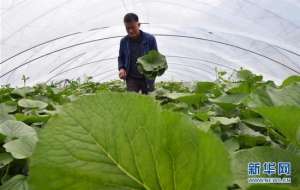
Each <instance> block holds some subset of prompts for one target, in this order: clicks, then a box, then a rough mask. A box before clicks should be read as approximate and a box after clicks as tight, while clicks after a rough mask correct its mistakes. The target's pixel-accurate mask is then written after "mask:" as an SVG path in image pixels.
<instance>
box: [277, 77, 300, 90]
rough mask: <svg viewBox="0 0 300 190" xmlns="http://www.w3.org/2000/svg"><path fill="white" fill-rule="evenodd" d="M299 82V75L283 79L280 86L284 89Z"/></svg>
mask: <svg viewBox="0 0 300 190" xmlns="http://www.w3.org/2000/svg"><path fill="white" fill-rule="evenodd" d="M297 82H300V76H299V75H293V76H290V77H288V78H287V79H285V80H284V81H283V82H282V84H281V87H285V86H288V85H291V84H294V83H297Z"/></svg>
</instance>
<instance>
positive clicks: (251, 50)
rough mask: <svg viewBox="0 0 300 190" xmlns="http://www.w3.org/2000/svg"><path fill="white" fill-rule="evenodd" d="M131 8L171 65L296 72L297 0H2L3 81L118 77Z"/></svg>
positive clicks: (209, 73) (172, 75)
mask: <svg viewBox="0 0 300 190" xmlns="http://www.w3.org/2000/svg"><path fill="white" fill-rule="evenodd" d="M127 12H135V13H137V14H138V15H139V18H140V22H141V23H142V26H141V29H142V30H143V31H145V32H149V33H152V34H154V35H155V36H156V38H157V43H158V48H159V50H160V52H161V53H163V54H164V55H166V57H167V60H168V63H169V69H168V71H167V72H166V73H165V74H164V75H163V76H162V77H159V78H158V80H172V81H195V80H214V79H215V78H216V72H215V70H216V69H218V70H224V71H228V72H232V71H233V70H236V69H239V68H240V67H243V68H247V69H250V70H252V71H253V72H255V73H258V74H262V75H264V77H265V79H270V80H274V81H276V82H280V81H282V79H284V78H286V77H288V76H289V75H295V74H299V73H300V1H299V0H276V1H275V0H179V1H172V0H151V1H147V0H111V1H104V0H55V1H54V0H1V13H0V14H1V16H0V18H1V39H0V41H1V54H0V56H1V64H0V85H3V84H11V85H21V84H22V80H21V78H22V76H23V75H25V76H28V77H29V80H28V81H27V84H29V85H31V84H36V83H41V82H52V81H59V80H63V79H77V78H79V77H81V78H82V77H85V76H92V77H93V80H95V81H108V80H113V79H117V78H118V71H117V56H118V48H119V41H120V38H121V37H122V36H124V35H126V31H125V28H124V26H123V16H124V15H125V14H126V13H127Z"/></svg>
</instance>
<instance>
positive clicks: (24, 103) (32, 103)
mask: <svg viewBox="0 0 300 190" xmlns="http://www.w3.org/2000/svg"><path fill="white" fill-rule="evenodd" d="M18 105H19V106H21V107H23V108H38V109H43V108H46V107H47V106H48V104H47V103H45V102H42V101H39V100H30V99H25V98H24V99H21V100H19V101H18Z"/></svg>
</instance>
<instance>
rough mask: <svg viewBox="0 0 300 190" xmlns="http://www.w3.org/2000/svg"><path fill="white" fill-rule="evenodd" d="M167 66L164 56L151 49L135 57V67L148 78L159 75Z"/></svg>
mask: <svg viewBox="0 0 300 190" xmlns="http://www.w3.org/2000/svg"><path fill="white" fill-rule="evenodd" d="M167 68H168V64H167V60H166V57H165V56H164V55H162V54H160V53H159V52H158V51H155V50H151V51H149V52H148V53H147V54H145V55H144V56H142V57H139V58H138V59H137V69H138V71H139V72H140V73H141V74H143V75H144V76H145V77H146V78H148V79H155V77H156V76H161V75H162V74H163V73H164V72H165V71H166V70H167Z"/></svg>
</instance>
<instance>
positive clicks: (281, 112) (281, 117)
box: [256, 106, 300, 147]
mask: <svg viewBox="0 0 300 190" xmlns="http://www.w3.org/2000/svg"><path fill="white" fill-rule="evenodd" d="M256 111H257V112H258V113H260V114H261V115H262V116H263V117H264V118H265V119H267V120H268V121H269V122H271V123H272V127H274V128H276V129H277V130H279V131H280V132H281V133H282V134H283V135H284V136H286V138H287V139H288V140H289V141H290V142H292V143H293V144H296V145H297V146H299V147H300V108H299V107H295V106H280V107H261V108H257V109H256Z"/></svg>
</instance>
